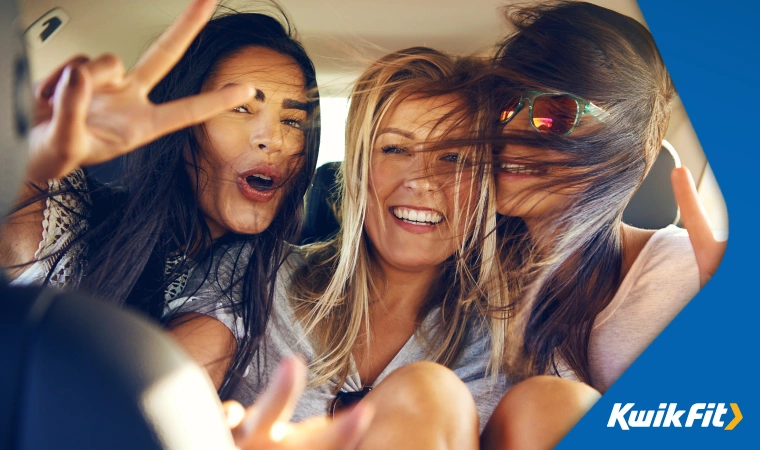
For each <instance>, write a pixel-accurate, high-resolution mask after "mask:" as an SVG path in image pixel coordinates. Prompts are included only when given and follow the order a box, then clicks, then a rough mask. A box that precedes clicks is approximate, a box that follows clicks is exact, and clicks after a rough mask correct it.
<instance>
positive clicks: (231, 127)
mask: <svg viewBox="0 0 760 450" xmlns="http://www.w3.org/2000/svg"><path fill="white" fill-rule="evenodd" d="M214 8H215V4H214V2H212V1H207V0H199V1H196V2H195V3H194V4H193V5H192V6H191V7H190V8H189V9H188V10H187V11H186V12H185V13H184V14H183V16H181V17H180V18H179V20H178V21H177V22H176V23H175V24H174V25H173V26H172V27H171V28H170V29H169V30H168V31H167V32H166V33H164V35H162V36H161V37H160V39H159V40H158V41H157V42H156V43H155V44H154V45H153V46H152V47H151V48H150V49H149V50H148V51H147V52H146V54H145V55H144V56H143V58H142V59H141V60H140V61H139V62H138V63H137V64H136V66H135V67H134V68H133V69H132V70H130V71H129V72H127V73H125V72H124V68H123V66H122V64H121V62H120V61H119V60H118V58H116V57H114V56H113V55H104V56H102V57H100V58H97V59H95V60H92V61H88V60H87V59H86V58H82V57H77V58H74V59H72V60H70V61H69V62H68V63H67V64H66V65H65V68H62V69H61V70H60V71H58V72H56V73H54V74H53V75H52V76H51V77H50V78H49V79H48V80H46V81H45V82H43V83H42V85H41V87H40V88H39V89H38V90H37V100H38V106H39V107H38V117H37V123H36V125H35V128H34V129H33V131H32V135H31V144H32V152H31V155H32V161H31V165H30V169H29V180H30V182H31V183H30V185H29V186H28V187H27V192H26V199H25V201H24V202H22V203H21V204H20V205H19V206H18V208H17V212H16V214H15V215H13V216H12V217H11V219H10V224H9V225H8V226H6V229H5V230H4V233H3V238H2V247H3V248H2V250H3V251H2V254H3V263H4V264H3V265H5V266H15V277H16V280H15V282H16V283H38V282H46V283H49V284H52V285H55V286H59V287H66V288H78V289H83V290H86V291H88V292H91V293H94V294H96V295H98V296H99V297H102V298H106V299H109V300H111V301H115V302H118V303H120V304H125V305H130V306H132V307H135V308H136V309H138V310H140V311H142V312H143V313H145V314H147V315H149V316H151V317H153V318H155V319H156V320H161V321H163V322H164V323H165V324H166V325H167V326H168V327H169V328H171V329H172V332H173V333H174V334H175V335H176V336H177V337H178V338H180V340H181V341H183V343H184V344H185V345H186V347H188V349H189V350H190V352H191V353H192V354H193V356H194V357H196V358H197V359H198V360H199V362H201V363H207V368H208V370H209V374H210V375H211V377H212V379H213V380H214V382H215V384H216V385H217V388H218V389H220V394H221V395H222V397H224V396H225V395H226V394H225V393H226V392H229V391H230V390H231V389H232V388H233V387H234V384H235V382H236V380H238V379H239V376H236V375H235V374H236V372H237V371H238V370H239V369H240V368H241V367H246V366H247V364H248V362H249V361H250V359H251V358H252V355H253V354H254V352H255V349H256V345H257V339H258V337H259V335H260V334H261V333H262V332H263V329H264V327H265V324H266V321H267V318H268V311H269V304H270V303H271V299H272V288H273V282H274V279H275V275H276V272H277V268H278V267H279V266H280V264H281V261H282V259H283V258H284V257H285V256H286V253H287V251H286V250H287V249H286V245H287V244H286V243H287V241H289V240H292V239H294V237H295V236H296V234H297V232H298V229H299V224H300V213H301V209H302V198H303V195H304V192H305V191H306V188H307V186H308V184H309V182H310V179H311V176H312V174H313V171H314V166H315V164H316V159H317V151H318V146H319V131H320V120H319V96H318V92H317V86H316V78H315V71H314V66H313V64H312V62H311V60H310V59H309V58H308V56H307V55H306V53H305V51H304V50H303V48H302V46H301V45H300V44H299V43H298V42H297V41H296V40H295V39H294V37H293V35H294V32H293V30H292V29H291V28H290V26H289V25H288V23H287V20H284V22H281V21H279V20H277V19H275V18H273V17H270V16H267V15H263V14H253V13H250V14H248V13H246V14H242V13H232V14H227V15H223V16H220V17H217V18H214V19H213V20H211V21H210V22H208V23H206V20H208V17H209V16H210V15H211V13H212V12H213V10H214ZM283 17H284V16H283ZM283 23H284V24H285V25H283ZM196 34H197V37H196ZM154 85H155V87H153V86H154ZM250 85H253V88H252V87H251V86H250ZM199 122H203V123H202V124H200V125H197V126H194V127H188V126H189V125H192V124H194V123H199ZM170 132H171V134H168V135H166V136H163V137H159V136H161V135H162V134H166V133H170ZM157 138H158V139H157ZM143 144H144V145H143ZM140 145H143V146H142V147H140V148H139V149H137V150H134V151H132V149H134V148H135V147H138V146H140ZM120 154H126V155H125V157H124V160H125V169H124V177H123V179H122V181H121V183H122V184H123V187H122V188H120V189H111V188H109V187H107V186H100V185H98V184H97V183H94V182H93V181H92V180H90V179H88V178H87V177H86V176H85V175H84V173H83V172H82V171H81V170H79V169H77V167H79V166H84V165H89V164H93V163H98V162H103V161H106V160H109V159H112V158H114V157H116V156H118V155H120ZM51 178H52V179H55V181H52V182H50V183H49V184H48V183H47V182H45V181H44V180H47V179H51ZM40 235H42V242H40ZM237 241H245V242H247V243H249V244H250V246H248V247H246V248H248V249H249V250H250V251H251V255H246V261H247V262H246V266H245V267H244V268H243V271H242V273H243V276H242V278H241V280H240V284H241V286H242V293H243V295H242V298H240V301H239V302H238V303H236V305H235V308H236V310H237V311H238V312H239V315H240V317H241V318H242V319H241V320H242V326H243V327H244V328H245V329H246V330H247V331H248V333H247V336H248V338H247V339H246V340H243V341H242V342H240V343H239V346H238V347H237V348H234V347H231V348H232V350H230V351H228V353H227V354H228V355H230V356H229V357H228V358H226V359H224V360H222V361H216V360H214V361H208V360H205V359H204V354H205V352H206V349H205V348H204V345H203V342H202V341H203V340H205V339H206V338H207V337H208V336H209V335H214V334H215V333H218V332H219V331H223V332H226V328H224V327H221V328H219V327H217V326H216V325H215V324H214V322H213V321H210V320H209V319H208V318H207V317H206V316H200V315H190V316H184V317H177V316H175V315H172V314H170V311H171V309H172V308H171V305H170V302H171V300H173V299H174V298H176V297H177V296H178V295H179V294H180V293H181V292H182V290H183V288H184V283H185V280H186V279H187V277H188V275H189V273H190V272H191V271H192V270H194V269H195V268H197V267H199V265H200V264H201V263H202V262H203V261H204V260H205V259H207V258H208V256H209V255H210V254H211V253H212V252H213V251H225V249H230V248H232V246H231V244H233V243H235V242H237ZM230 251H232V250H230ZM32 254H34V257H32ZM237 256H238V257H239V256H240V255H237ZM29 261H32V263H29ZM203 275H204V277H208V278H213V277H214V276H215V274H214V273H211V272H210V271H207V272H206V273H204V274H203ZM226 288H228V289H231V286H227V287H226ZM220 338H221V340H219V342H225V344H224V345H228V346H235V345H236V344H235V341H234V340H233V339H232V338H231V337H228V336H226V335H224V334H222V335H221V336H220ZM225 338H229V339H226V340H225ZM220 345H222V344H220ZM228 350H229V349H228Z"/></svg>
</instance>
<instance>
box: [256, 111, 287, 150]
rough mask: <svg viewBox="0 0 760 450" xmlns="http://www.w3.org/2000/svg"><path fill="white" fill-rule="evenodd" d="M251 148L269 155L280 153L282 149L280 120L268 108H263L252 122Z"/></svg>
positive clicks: (257, 112)
mask: <svg viewBox="0 0 760 450" xmlns="http://www.w3.org/2000/svg"><path fill="white" fill-rule="evenodd" d="M251 127H252V128H251V136H250V139H251V147H252V148H254V149H259V150H262V151H264V152H267V153H276V152H279V151H280V150H281V148H282V140H283V136H282V126H281V125H280V118H279V116H278V115H277V114H276V113H275V112H274V111H270V110H269V108H267V107H266V106H263V105H262V106H261V107H259V109H258V110H257V111H256V113H255V117H254V120H252V121H251Z"/></svg>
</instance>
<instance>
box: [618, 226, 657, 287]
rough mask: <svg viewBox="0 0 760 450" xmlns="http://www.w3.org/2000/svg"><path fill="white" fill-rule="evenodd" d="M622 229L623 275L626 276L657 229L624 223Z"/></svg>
mask: <svg viewBox="0 0 760 450" xmlns="http://www.w3.org/2000/svg"><path fill="white" fill-rule="evenodd" d="M621 231H622V236H623V276H625V274H627V273H628V270H630V268H631V266H632V265H633V263H634V261H636V259H637V258H638V257H639V255H640V254H641V251H642V250H644V247H646V245H647V242H649V239H651V238H652V236H654V234H655V233H656V232H657V230H645V229H642V228H636V227H632V226H630V225H626V224H622V225H621Z"/></svg>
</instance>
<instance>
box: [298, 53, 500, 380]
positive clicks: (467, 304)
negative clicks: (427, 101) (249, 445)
mask: <svg viewBox="0 0 760 450" xmlns="http://www.w3.org/2000/svg"><path fill="white" fill-rule="evenodd" d="M486 67H487V66H485V65H484V63H483V61H480V60H477V59H474V58H462V59H453V58H452V57H450V56H448V55H446V54H444V53H441V52H438V51H436V50H432V49H429V48H424V47H413V48H408V49H405V50H401V51H397V52H395V53H391V54H389V55H387V56H385V57H383V58H381V59H380V60H378V61H376V62H375V63H373V64H372V65H371V66H370V67H369V68H368V69H367V70H366V71H365V72H364V74H363V75H362V76H361V77H360V78H359V80H358V81H357V82H356V85H355V87H354V90H353V92H352V96H351V105H350V109H349V114H348V124H347V130H346V158H345V160H344V162H343V165H342V167H341V174H340V178H341V180H340V182H341V183H340V185H341V203H340V205H339V208H338V210H339V213H340V218H341V228H340V231H339V232H338V235H337V237H336V238H334V239H333V240H331V241H328V242H326V243H323V244H314V245H311V246H308V247H306V250H307V265H306V267H305V268H303V269H301V270H300V271H298V272H296V274H295V277H294V282H293V287H292V296H293V302H294V305H295V307H296V312H297V315H298V316H299V318H300V319H301V320H302V321H303V322H304V323H305V329H306V330H307V334H308V335H309V336H310V338H311V340H312V342H314V343H315V344H316V350H317V356H316V358H315V360H314V361H313V363H312V367H311V370H312V372H313V373H314V374H315V378H314V379H313V380H311V382H312V383H313V384H315V385H318V384H322V383H324V382H326V381H327V380H329V379H331V378H332V379H337V380H339V382H338V384H337V385H338V387H340V386H341V385H342V383H343V382H344V381H345V379H346V377H347V376H348V375H349V370H350V367H351V364H350V363H351V353H352V350H353V349H354V348H355V346H356V345H366V348H367V349H369V344H370V335H371V333H370V332H369V330H371V328H370V326H371V324H370V323H369V315H368V311H369V305H370V303H372V302H374V301H377V300H379V299H381V298H382V295H383V291H384V276H383V273H382V270H381V269H380V266H379V265H378V264H377V262H376V261H375V256H374V255H373V248H372V243H371V242H370V241H369V239H368V236H367V234H366V233H365V231H364V226H365V218H366V210H367V207H368V197H369V196H370V195H373V194H372V189H371V187H370V185H369V183H370V182H369V173H370V164H371V158H372V151H373V148H374V147H375V140H376V138H377V133H378V128H379V126H380V124H381V122H382V120H383V118H384V117H385V115H386V114H390V111H391V109H392V108H394V107H395V106H396V105H398V104H399V103H401V102H402V101H404V100H405V99H410V98H413V99H419V98H433V97H439V96H443V95H452V94H453V95H454V96H455V97H454V98H456V99H457V101H456V103H455V104H456V106H457V107H456V108H454V110H453V111H452V112H451V113H449V114H446V115H445V117H443V118H442V119H441V121H440V122H439V123H438V125H437V126H443V125H442V124H443V122H444V121H447V120H448V121H453V122H454V123H455V125H454V127H457V128H459V129H466V130H468V133H469V134H467V133H466V135H465V136H460V137H456V136H453V134H449V133H444V136H443V137H442V138H441V139H440V140H436V142H426V143H425V145H426V148H428V149H430V150H435V149H437V148H451V147H458V148H467V150H465V151H466V152H467V156H466V158H467V160H468V161H469V162H468V163H464V162H462V161H460V163H458V164H457V165H456V173H453V174H450V179H451V180H454V183H456V184H455V185H456V186H458V185H459V179H460V177H461V176H462V174H463V173H466V172H465V171H469V173H470V174H471V176H472V177H473V180H476V181H475V187H474V188H473V189H474V190H475V192H474V194H473V195H470V194H468V193H465V192H459V191H458V189H457V193H456V194H455V195H456V196H459V195H463V196H467V198H468V199H469V202H470V203H469V204H468V205H467V207H463V208H461V209H464V210H467V209H469V208H470V207H473V209H474V213H473V214H470V215H466V214H463V211H462V210H460V211H456V212H455V214H454V216H455V217H456V219H458V220H462V221H465V227H464V229H465V230H466V231H465V233H466V235H465V236H463V237H462V239H461V240H460V244H459V247H458V249H457V251H456V252H455V254H454V255H453V256H451V257H450V258H449V259H448V260H447V261H446V262H445V263H444V264H443V267H442V268H441V272H440V280H439V281H438V282H436V283H435V286H436V287H434V288H433V290H432V291H431V292H429V294H428V302H427V305H426V306H425V307H424V308H423V309H422V310H421V311H420V312H419V317H418V319H419V320H420V321H421V320H422V319H423V318H424V317H425V316H426V315H427V314H428V313H429V312H430V311H432V310H433V309H434V308H435V307H437V306H440V307H441V310H440V314H438V316H437V319H438V320H437V325H438V326H437V330H422V329H420V328H421V327H420V328H418V330H417V335H418V336H419V337H421V338H422V341H423V342H426V343H427V344H428V345H427V347H428V349H427V350H428V352H429V355H430V357H431V359H433V360H435V361H437V362H439V363H441V364H444V365H451V364H453V363H455V362H456V361H457V359H458V357H459V355H460V354H461V351H462V350H463V346H464V344H465V337H466V335H467V331H468V328H469V327H470V326H471V325H472V324H473V322H474V321H475V320H476V318H480V317H483V314H484V313H485V312H490V311H489V308H490V307H491V306H493V305H496V306H498V307H500V306H502V304H500V303H498V301H499V299H500V298H501V292H502V291H501V289H500V287H501V285H500V283H499V282H498V281H495V280H494V279H493V278H492V274H494V273H495V274H496V275H498V266H497V265H496V264H495V262H494V259H493V257H491V258H484V257H483V255H487V254H491V255H493V254H494V252H495V249H496V238H495V234H494V233H488V230H493V229H494V227H495V209H494V205H493V198H492V196H491V194H490V192H492V189H493V187H492V183H493V180H492V177H490V176H488V173H489V171H488V167H489V166H488V164H489V163H490V153H491V152H490V149H489V148H488V147H486V146H484V145H471V144H472V143H473V142H477V139H475V135H474V133H476V132H477V131H478V130H484V129H485V128H484V124H485V122H484V121H485V120H487V119H488V118H487V117H486V116H485V114H484V112H485V111H483V109H482V108H480V102H479V100H480V97H481V96H482V95H483V92H481V91H480V86H481V85H480V84H479V83H476V82H474V81H475V79H476V78H477V76H478V75H477V74H479V73H480V72H481V71H482V70H483V69H484V68H486ZM448 123H451V122H447V124H448ZM446 126H447V127H448V125H446ZM449 130H450V129H449ZM488 299H492V300H491V304H489V303H488ZM496 309H498V308H496ZM493 322H494V323H495V324H496V325H495V332H496V333H497V334H499V336H501V338H499V339H496V340H495V341H497V348H496V350H497V351H496V352H494V355H496V356H495V358H496V360H497V362H496V364H494V365H493V367H494V368H498V367H499V356H500V355H501V354H502V350H503V346H502V345H503V339H502V338H503V336H504V329H505V323H504V321H502V320H494V321H493ZM362 325H364V329H365V330H368V331H367V333H366V335H365V336H362V335H361V333H360V329H361V327H362ZM363 338H365V339H366V344H365V343H363V341H360V340H362V339H363Z"/></svg>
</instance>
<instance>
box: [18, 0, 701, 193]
mask: <svg viewBox="0 0 760 450" xmlns="http://www.w3.org/2000/svg"><path fill="white" fill-rule="evenodd" d="M188 3H189V1H188V0H130V1H123V0H21V1H20V6H21V11H22V16H21V20H20V22H21V23H20V25H21V28H22V29H26V28H27V27H29V26H30V25H31V24H32V23H34V22H35V21H36V20H37V19H39V18H40V17H41V16H42V15H44V14H45V13H47V12H48V11H50V10H51V9H53V8H55V7H60V8H62V9H63V10H64V11H65V12H66V13H67V14H68V15H69V17H70V22H69V23H68V24H67V25H65V27H64V28H62V29H61V31H60V32H59V33H57V34H56V35H54V36H53V37H52V38H51V39H50V40H49V41H48V42H47V43H46V44H45V45H44V46H42V47H40V48H30V49H29V57H30V65H31V71H32V77H33V78H34V79H39V78H40V77H42V76H43V75H44V74H46V73H48V72H50V71H51V70H52V69H53V68H54V67H56V66H57V65H59V64H60V63H61V62H63V61H64V60H66V59H67V58H69V57H70V56H72V55H74V54H77V53H84V54H88V55H90V56H94V55H98V54H100V53H103V52H114V53H116V54H118V55H119V56H120V57H121V58H122V59H123V60H124V62H125V64H126V65H127V66H129V65H131V64H133V63H134V62H135V61H136V60H137V58H138V56H139V55H140V53H141V52H142V51H144V50H145V49H146V48H147V46H148V45H149V43H150V42H151V41H152V40H153V39H154V38H155V37H156V36H157V35H158V34H160V32H161V31H162V30H163V29H165V28H166V27H167V26H168V25H169V24H170V23H171V22H172V20H173V19H174V18H175V17H176V16H177V15H178V14H179V13H180V12H181V11H182V10H183V8H184V7H185V6H186V5H187V4H188ZM223 3H224V4H225V5H227V6H229V7H232V8H234V9H237V10H242V11H262V10H263V11H266V10H267V6H268V5H271V2H267V1H255V0H254V1H251V0H248V1H241V0H232V1H226V2H223ZM280 3H281V5H282V6H283V8H284V9H285V11H286V12H287V14H288V15H289V16H290V18H291V19H292V22H293V23H294V24H295V26H296V29H297V30H298V34H299V36H300V38H301V40H302V42H303V43H304V46H305V47H306V50H307V52H308V53H309V55H310V56H311V57H312V58H313V60H314V62H315V65H316V67H317V72H318V78H319V83H320V90H321V92H322V95H323V96H325V97H329V96H332V97H346V96H347V95H348V86H350V83H351V81H353V80H354V79H355V77H356V76H357V75H358V74H359V73H360V72H361V71H362V69H363V68H364V67H365V66H366V64H368V63H369V62H371V61H372V60H374V59H376V58H377V57H379V56H382V55H383V54H385V53H388V52H390V51H393V50H397V49H401V48H405V47H409V46H414V45H425V46H429V47H434V48H438V49H441V50H444V51H447V52H450V53H454V54H460V55H464V54H472V53H478V54H488V53H490V52H492V51H493V49H494V44H495V43H496V42H498V41H499V40H500V39H501V38H502V37H504V36H505V35H506V34H507V33H508V32H509V27H508V26H507V24H506V21H505V20H504V18H503V17H504V15H503V12H502V11H501V8H503V7H504V6H505V5H509V4H511V3H516V2H515V1H514V0H510V1H506V2H505V1H503V0H415V1H409V0H383V1H368V0H364V1H356V0H281V1H280ZM593 3H597V4H599V5H602V6H605V7H607V8H610V9H614V10H617V11H619V12H621V13H623V14H627V15H629V16H631V17H634V18H636V19H637V20H640V21H642V22H644V20H643V16H642V14H641V11H640V10H639V7H638V5H637V4H636V2H635V0H595V1H593ZM667 138H668V140H669V141H670V142H671V143H672V144H673V145H674V146H675V148H676V149H677V151H678V153H679V155H680V156H681V160H682V162H683V163H684V165H686V166H687V167H689V168H690V169H691V171H692V173H693V174H694V176H695V178H696V179H697V180H699V179H700V178H701V175H702V174H703V173H704V172H705V171H706V169H707V161H706V159H705V156H704V153H703V151H702V148H701V146H700V145H699V141H698V140H697V137H696V134H695V133H694V131H693V129H692V127H691V124H690V122H689V120H688V117H687V116H686V113H685V111H684V109H683V106H682V105H681V103H680V102H678V103H677V104H676V105H675V108H674V111H673V116H672V119H671V124H670V128H669V130H668V134H667Z"/></svg>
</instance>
